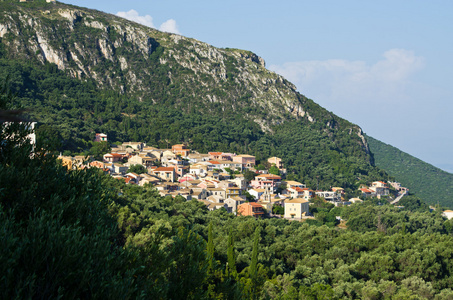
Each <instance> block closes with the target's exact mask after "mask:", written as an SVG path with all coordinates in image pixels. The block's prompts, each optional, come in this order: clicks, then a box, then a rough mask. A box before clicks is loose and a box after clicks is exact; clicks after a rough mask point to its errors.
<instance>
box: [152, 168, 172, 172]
mask: <svg viewBox="0 0 453 300" xmlns="http://www.w3.org/2000/svg"><path fill="white" fill-rule="evenodd" d="M174 170H175V169H174V168H171V167H160V168H157V169H155V170H153V172H171V171H174Z"/></svg>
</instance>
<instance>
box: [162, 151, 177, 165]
mask: <svg viewBox="0 0 453 300" xmlns="http://www.w3.org/2000/svg"><path fill="white" fill-rule="evenodd" d="M175 158H176V154H174V153H173V152H171V151H170V150H165V151H164V152H162V156H161V157H160V161H161V163H162V164H166V163H167V162H168V161H170V160H172V159H175Z"/></svg>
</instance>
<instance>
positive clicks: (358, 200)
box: [349, 198, 363, 203]
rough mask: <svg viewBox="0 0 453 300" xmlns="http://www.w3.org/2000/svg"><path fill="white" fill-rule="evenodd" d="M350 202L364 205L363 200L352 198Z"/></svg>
mask: <svg viewBox="0 0 453 300" xmlns="http://www.w3.org/2000/svg"><path fill="white" fill-rule="evenodd" d="M349 202H351V203H362V202H363V200H361V199H359V198H351V199H349Z"/></svg>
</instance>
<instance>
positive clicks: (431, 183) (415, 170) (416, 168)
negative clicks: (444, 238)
mask: <svg viewBox="0 0 453 300" xmlns="http://www.w3.org/2000/svg"><path fill="white" fill-rule="evenodd" d="M367 140H368V143H369V145H370V149H371V151H372V152H373V154H374V160H375V162H376V165H377V166H378V167H380V168H383V169H385V170H386V171H387V172H388V173H389V174H390V175H392V176H394V177H395V178H396V180H398V181H399V182H401V184H402V185H403V186H404V187H407V188H409V190H410V191H411V192H413V193H416V194H417V196H418V197H420V198H421V199H422V200H423V201H425V202H426V203H428V204H431V205H436V204H440V205H442V206H446V207H450V208H453V202H452V199H453V185H452V184H451V183H452V182H453V174H450V173H447V172H445V171H442V170H440V169H438V168H436V167H434V166H432V165H430V164H427V163H425V162H423V161H421V160H420V159H418V158H415V157H413V156H411V155H409V154H407V153H405V152H402V151H401V150H399V149H397V148H395V147H392V146H390V145H387V144H385V143H383V142H380V141H378V140H376V139H374V138H372V137H369V136H367ZM403 199H404V198H403Z"/></svg>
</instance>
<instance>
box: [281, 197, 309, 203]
mask: <svg viewBox="0 0 453 300" xmlns="http://www.w3.org/2000/svg"><path fill="white" fill-rule="evenodd" d="M307 202H309V201H308V200H305V199H302V198H296V199H291V200H285V203H307Z"/></svg>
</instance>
